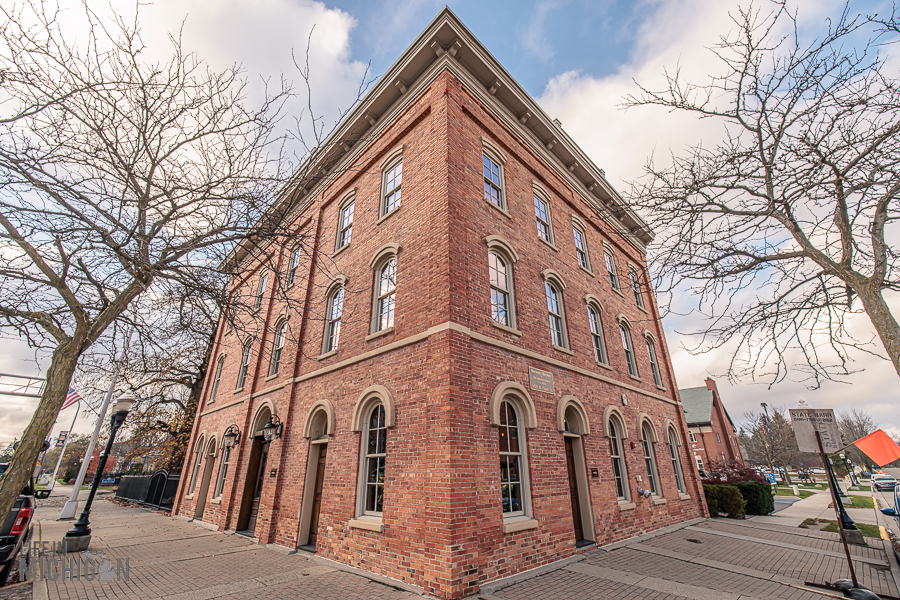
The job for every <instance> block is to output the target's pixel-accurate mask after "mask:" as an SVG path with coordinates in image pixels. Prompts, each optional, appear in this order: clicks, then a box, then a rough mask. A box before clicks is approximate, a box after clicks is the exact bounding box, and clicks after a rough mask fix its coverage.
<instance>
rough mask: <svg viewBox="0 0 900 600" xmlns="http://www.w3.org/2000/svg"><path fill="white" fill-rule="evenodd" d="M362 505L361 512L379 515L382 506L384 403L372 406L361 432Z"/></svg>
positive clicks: (385, 433) (385, 436) (384, 442)
mask: <svg viewBox="0 0 900 600" xmlns="http://www.w3.org/2000/svg"><path fill="white" fill-rule="evenodd" d="M362 439H363V464H362V469H361V470H360V472H361V476H362V478H363V481H362V488H363V498H362V500H363V506H362V511H361V514H362V515H365V516H373V517H380V516H381V514H382V511H383V508H384V478H385V461H386V460H387V425H386V424H385V415H384V404H381V403H378V404H376V405H375V406H373V407H372V409H371V410H370V412H369V417H368V419H367V420H366V427H365V429H364V430H363V432H362Z"/></svg>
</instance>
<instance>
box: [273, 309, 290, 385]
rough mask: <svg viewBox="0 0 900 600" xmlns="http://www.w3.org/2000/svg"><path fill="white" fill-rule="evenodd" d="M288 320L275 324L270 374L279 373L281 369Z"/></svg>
mask: <svg viewBox="0 0 900 600" xmlns="http://www.w3.org/2000/svg"><path fill="white" fill-rule="evenodd" d="M286 329H287V321H284V320H281V321H279V322H278V324H277V325H275V336H274V337H273V338H272V359H271V360H270V361H269V376H270V377H271V376H272V375H278V371H279V369H281V354H282V351H283V350H284V338H285V330H286Z"/></svg>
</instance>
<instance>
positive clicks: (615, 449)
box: [607, 416, 630, 500]
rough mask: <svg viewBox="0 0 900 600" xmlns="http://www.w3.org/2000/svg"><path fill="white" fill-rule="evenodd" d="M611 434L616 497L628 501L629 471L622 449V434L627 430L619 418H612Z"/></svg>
mask: <svg viewBox="0 0 900 600" xmlns="http://www.w3.org/2000/svg"><path fill="white" fill-rule="evenodd" d="M607 428H608V433H609V458H610V460H612V468H613V479H615V482H616V497H617V498H618V499H619V500H628V499H629V498H630V492H629V490H628V471H627V469H626V466H625V453H624V451H623V449H622V432H623V431H624V430H625V429H624V427H623V425H622V424H621V423H620V422H619V419H618V417H616V416H610V418H609V422H608V423H607Z"/></svg>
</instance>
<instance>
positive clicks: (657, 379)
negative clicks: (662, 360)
mask: <svg viewBox="0 0 900 600" xmlns="http://www.w3.org/2000/svg"><path fill="white" fill-rule="evenodd" d="M646 340H647V354H648V355H649V356H650V371H652V372H653V383H655V384H656V385H658V386H659V387H662V384H663V383H662V376H661V375H660V373H659V362H657V360H656V346H655V345H654V344H653V340H652V339H651V338H650V337H649V336H648V337H647V338H646Z"/></svg>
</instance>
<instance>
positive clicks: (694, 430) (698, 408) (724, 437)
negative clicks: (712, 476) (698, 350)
mask: <svg viewBox="0 0 900 600" xmlns="http://www.w3.org/2000/svg"><path fill="white" fill-rule="evenodd" d="M678 394H679V395H680V396H681V401H682V403H683V404H682V406H683V408H684V412H685V419H686V420H687V424H688V439H689V446H690V448H691V455H692V456H693V458H694V462H695V463H696V464H697V467H698V468H699V469H700V470H703V469H705V468H707V467H708V466H709V464H710V463H724V462H728V461H737V462H739V463H741V464H743V462H744V457H743V455H742V454H741V447H740V444H738V438H737V430H736V429H735V427H734V423H733V422H732V421H731V417H730V416H729V415H728V411H727V410H725V405H724V404H722V397H721V396H719V389H718V388H717V387H716V382H715V381H713V380H712V379H709V378H707V379H706V385H705V386H703V387H696V388H687V389H683V390H678Z"/></svg>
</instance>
